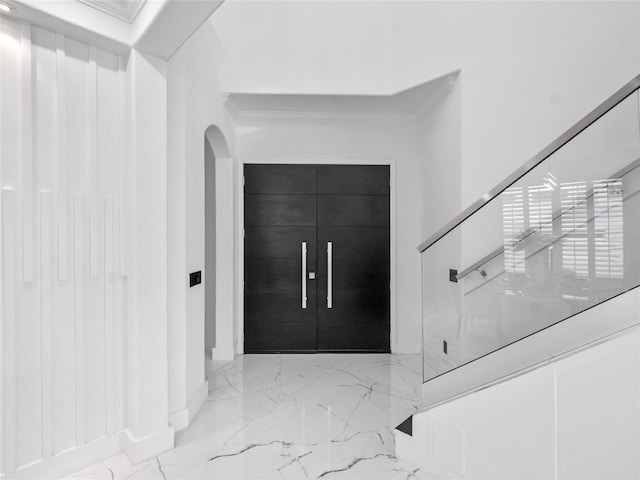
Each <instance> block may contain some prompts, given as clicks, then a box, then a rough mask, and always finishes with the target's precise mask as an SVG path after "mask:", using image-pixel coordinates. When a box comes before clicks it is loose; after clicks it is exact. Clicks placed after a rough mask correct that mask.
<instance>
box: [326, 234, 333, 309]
mask: <svg viewBox="0 0 640 480" xmlns="http://www.w3.org/2000/svg"><path fill="white" fill-rule="evenodd" d="M327 308H333V242H327Z"/></svg>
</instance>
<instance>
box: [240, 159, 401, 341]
mask: <svg viewBox="0 0 640 480" xmlns="http://www.w3.org/2000/svg"><path fill="white" fill-rule="evenodd" d="M244 176H245V187H244V218H245V240H244V242H245V249H244V251H245V254H244V265H245V285H244V292H245V293H244V350H245V352H246V353H275V352H350V351H351V352H389V351H390V348H389V347H390V320H389V319H390V291H389V281H390V255H389V251H390V247H389V246H390V230H389V212H390V204H389V167H388V166H379V165H245V167H244Z"/></svg>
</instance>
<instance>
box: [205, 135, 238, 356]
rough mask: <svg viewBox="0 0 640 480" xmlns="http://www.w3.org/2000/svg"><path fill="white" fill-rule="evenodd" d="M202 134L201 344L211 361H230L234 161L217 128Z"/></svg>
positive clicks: (233, 342)
mask: <svg viewBox="0 0 640 480" xmlns="http://www.w3.org/2000/svg"><path fill="white" fill-rule="evenodd" d="M204 137H205V138H204V143H205V145H204V147H205V160H204V163H205V164H204V182H205V188H204V193H205V195H204V203H205V208H204V211H205V215H204V217H205V218H204V222H205V228H204V232H205V242H204V244H205V275H204V287H205V328H204V330H205V331H204V346H205V348H206V349H207V353H210V354H211V358H212V359H213V360H233V358H234V356H235V348H234V345H235V308H234V299H235V294H234V286H235V285H236V281H235V258H236V252H235V250H236V249H235V245H236V242H235V236H234V232H235V231H236V229H235V193H234V186H235V172H234V163H233V159H232V158H231V153H230V151H229V147H228V145H227V142H226V140H225V138H224V135H223V134H222V132H221V131H220V129H219V128H218V127H216V126H215V125H211V126H210V127H208V128H207V130H206V131H205V135H204ZM207 356H208V355H207Z"/></svg>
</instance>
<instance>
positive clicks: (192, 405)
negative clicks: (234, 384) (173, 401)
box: [187, 380, 209, 425]
mask: <svg viewBox="0 0 640 480" xmlns="http://www.w3.org/2000/svg"><path fill="white" fill-rule="evenodd" d="M208 396H209V382H207V381H206V380H205V381H204V382H202V385H200V388H198V390H196V393H194V394H193V396H192V397H191V400H189V404H188V405H187V409H188V411H189V413H188V414H189V419H188V422H189V425H191V422H193V419H194V417H195V416H196V414H197V413H198V412H199V411H200V408H202V405H204V402H205V401H206V400H207V397H208Z"/></svg>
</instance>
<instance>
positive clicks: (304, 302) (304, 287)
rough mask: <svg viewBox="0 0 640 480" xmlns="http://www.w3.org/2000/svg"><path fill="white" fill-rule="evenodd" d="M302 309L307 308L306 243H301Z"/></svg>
mask: <svg viewBox="0 0 640 480" xmlns="http://www.w3.org/2000/svg"><path fill="white" fill-rule="evenodd" d="M302 308H307V242H302Z"/></svg>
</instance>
